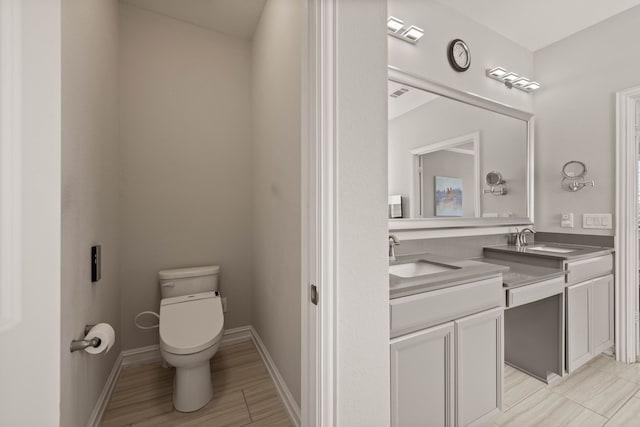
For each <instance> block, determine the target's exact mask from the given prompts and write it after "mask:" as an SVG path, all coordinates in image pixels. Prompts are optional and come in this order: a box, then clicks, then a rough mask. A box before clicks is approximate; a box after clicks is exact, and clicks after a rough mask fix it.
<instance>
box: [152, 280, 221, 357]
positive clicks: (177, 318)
mask: <svg viewBox="0 0 640 427" xmlns="http://www.w3.org/2000/svg"><path fill="white" fill-rule="evenodd" d="M223 327H224V315H223V314H222V302H221V299H220V297H219V296H217V295H216V292H203V293H199V294H193V295H185V296H180V297H173V298H165V299H163V300H162V302H161V303H160V344H161V345H162V348H163V349H164V350H165V351H167V352H169V353H173V354H192V353H197V352H199V351H202V350H204V349H206V348H208V347H211V346H212V345H214V344H215V343H216V342H217V341H218V340H219V339H220V338H221V337H222V333H223Z"/></svg>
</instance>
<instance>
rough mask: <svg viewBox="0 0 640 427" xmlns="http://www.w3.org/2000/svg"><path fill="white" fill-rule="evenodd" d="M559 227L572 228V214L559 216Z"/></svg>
mask: <svg viewBox="0 0 640 427" xmlns="http://www.w3.org/2000/svg"><path fill="white" fill-rule="evenodd" d="M560 227H563V228H573V213H563V214H560Z"/></svg>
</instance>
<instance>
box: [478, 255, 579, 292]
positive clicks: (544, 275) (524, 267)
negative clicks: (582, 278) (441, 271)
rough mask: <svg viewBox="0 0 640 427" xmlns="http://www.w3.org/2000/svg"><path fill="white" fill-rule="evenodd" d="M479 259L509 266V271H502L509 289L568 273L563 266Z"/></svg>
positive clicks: (505, 284)
mask: <svg viewBox="0 0 640 427" xmlns="http://www.w3.org/2000/svg"><path fill="white" fill-rule="evenodd" d="M477 261H481V262H485V263H489V264H496V265H501V266H503V267H509V271H507V272H503V273H502V283H504V287H505V288H507V289H512V288H518V287H520V286H526V285H531V284H533V283H538V282H542V281H544V280H549V279H555V278H556V277H562V276H564V275H565V274H566V273H568V271H567V270H563V269H561V268H550V267H540V266H537V265H530V264H525V263H522V262H513V261H506V260H502V259H495V258H486V257H485V258H477Z"/></svg>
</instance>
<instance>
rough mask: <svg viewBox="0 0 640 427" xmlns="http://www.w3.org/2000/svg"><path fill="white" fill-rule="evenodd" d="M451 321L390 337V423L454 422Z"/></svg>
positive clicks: (434, 423) (438, 423)
mask: <svg viewBox="0 0 640 427" xmlns="http://www.w3.org/2000/svg"><path fill="white" fill-rule="evenodd" d="M454 329H455V328H454V324H453V322H449V323H446V324H444V325H440V326H434V327H433V328H429V329H424V330H422V331H418V332H414V333H412V334H409V335H405V336H402V337H399V338H396V339H394V340H393V341H391V425H392V426H393V427H401V426H430V425H433V426H447V427H450V426H453V425H454V412H453V411H454V406H455V405H454V401H455V400H454V399H455V397H454V387H455V384H454V364H455V361H454V342H453V339H454V338H453V337H454Z"/></svg>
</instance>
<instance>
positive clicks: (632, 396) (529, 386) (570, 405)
mask: <svg viewBox="0 0 640 427" xmlns="http://www.w3.org/2000/svg"><path fill="white" fill-rule="evenodd" d="M504 386H505V395H504V408H503V409H504V411H505V412H504V414H503V415H502V416H500V418H498V419H497V420H496V422H495V424H494V425H495V426H501V427H502V426H515V427H528V426H545V427H552V426H558V427H560V426H562V427H564V426H576V427H578V426H579V427H589V426H602V425H606V426H639V427H640V364H634V365H627V364H624V363H619V362H616V361H615V360H614V359H612V358H610V357H608V356H604V355H600V356H598V357H596V358H595V359H593V360H592V361H591V362H589V363H588V364H586V365H585V366H583V367H581V368H580V369H578V370H577V371H576V372H574V373H572V374H571V375H570V376H566V377H564V378H562V379H561V380H560V381H557V382H554V383H552V384H550V385H545V384H544V383H542V382H540V381H538V380H536V379H534V378H532V377H530V376H528V375H526V374H523V373H522V372H520V371H518V370H516V369H513V368H511V367H510V366H506V368H505V378H504Z"/></svg>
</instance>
